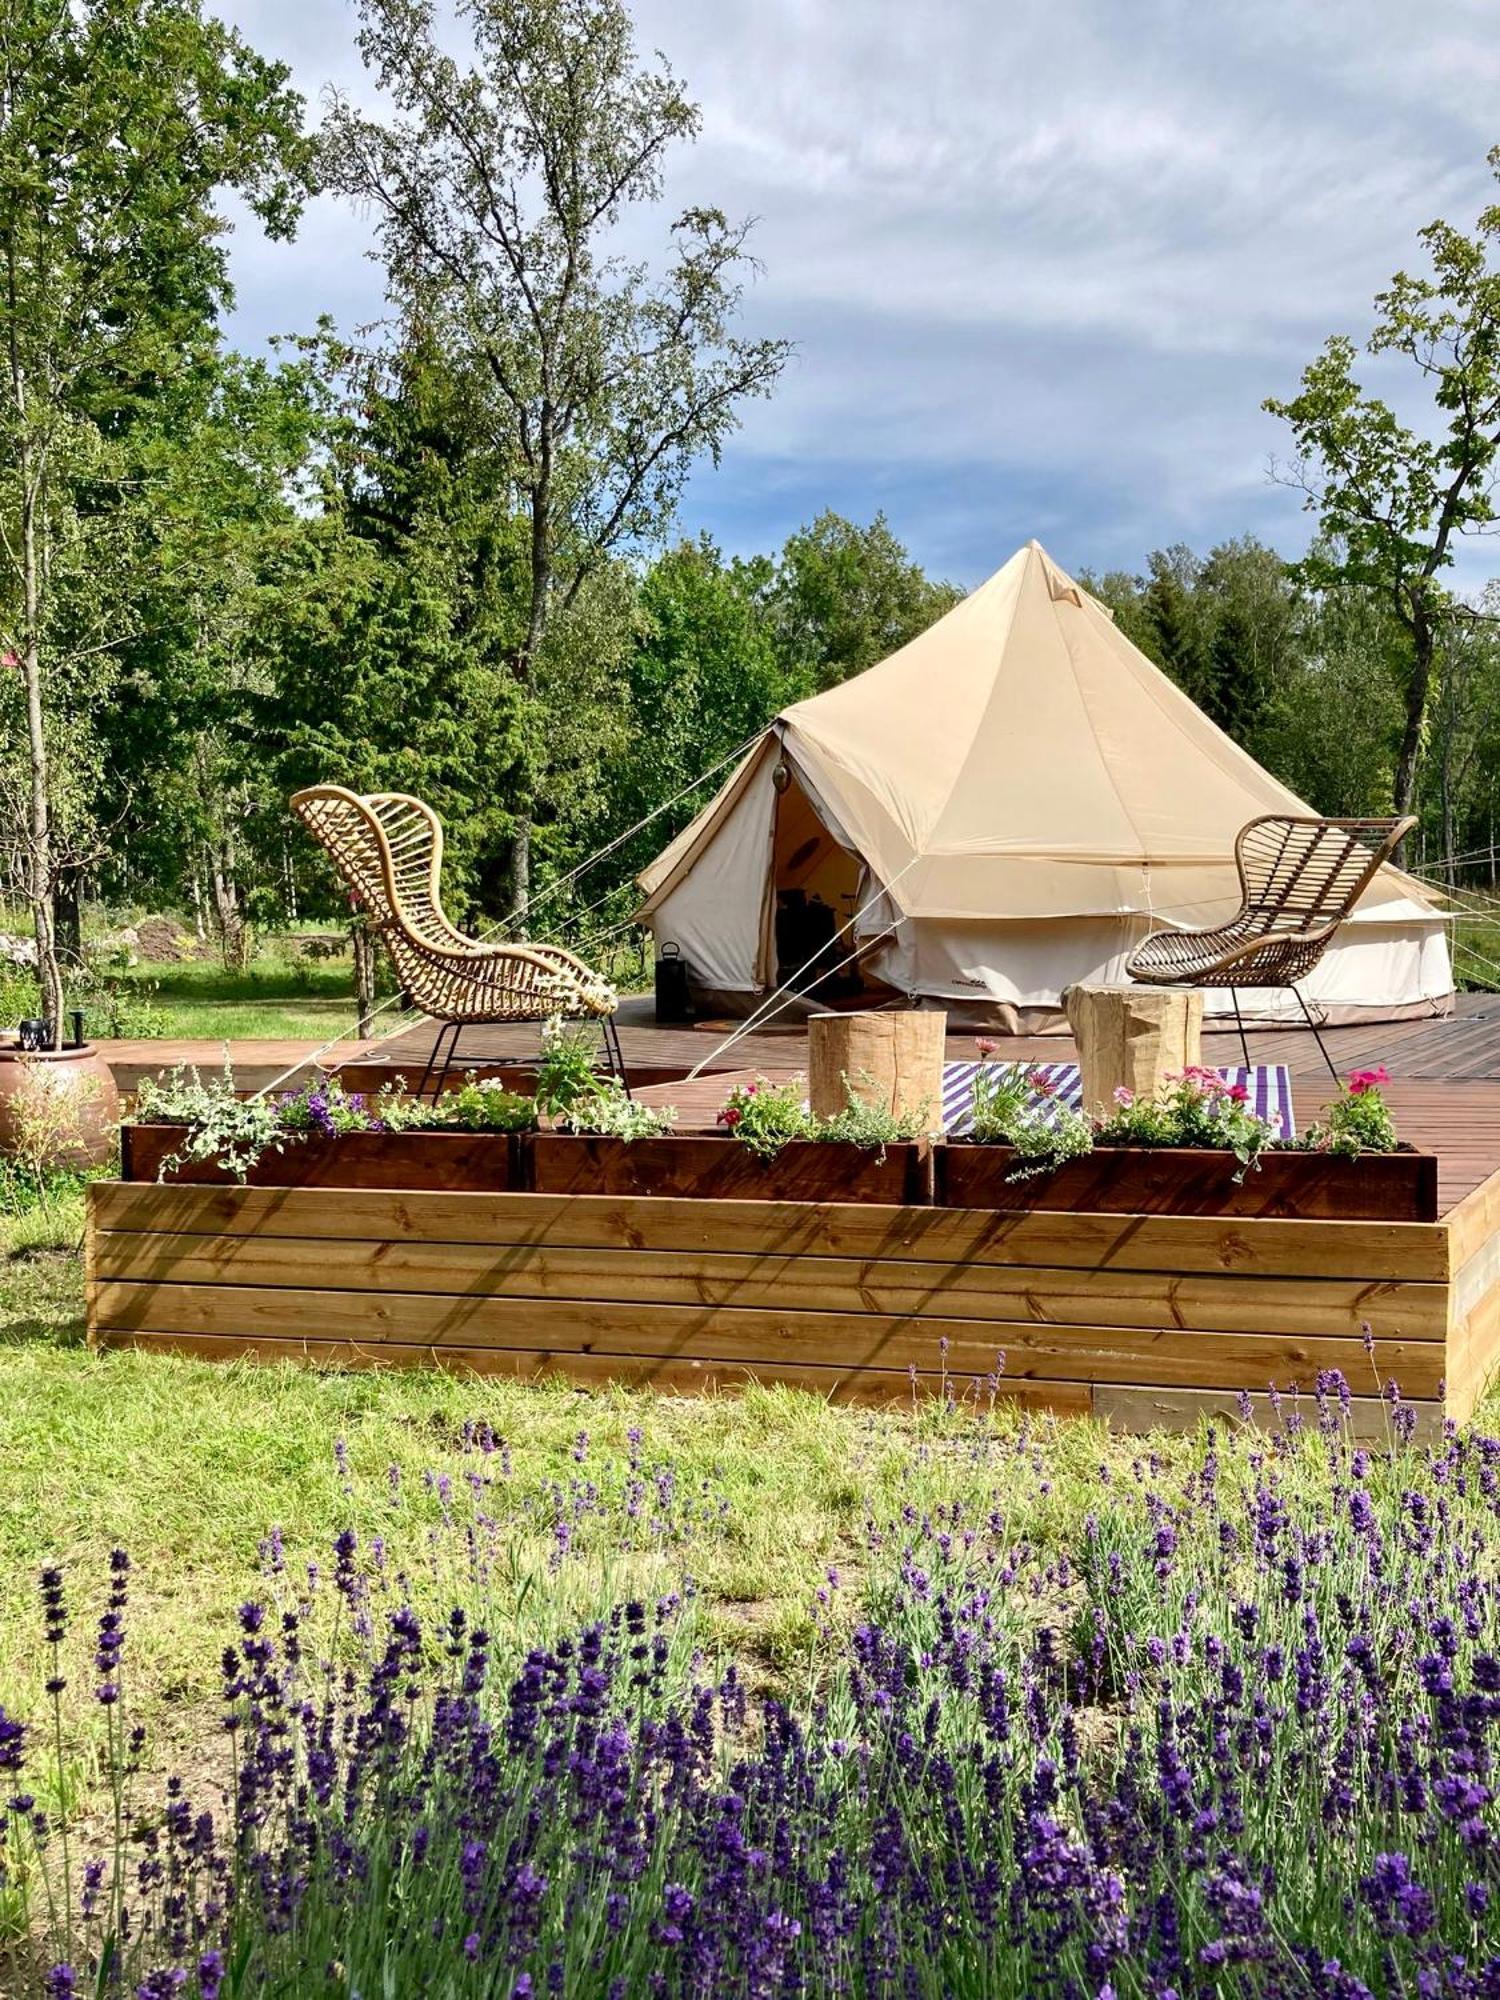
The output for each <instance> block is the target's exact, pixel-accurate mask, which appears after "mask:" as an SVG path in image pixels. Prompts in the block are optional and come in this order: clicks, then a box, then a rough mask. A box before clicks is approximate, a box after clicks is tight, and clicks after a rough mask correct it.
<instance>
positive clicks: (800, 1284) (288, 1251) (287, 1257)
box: [95, 1230, 1449, 1341]
mask: <svg viewBox="0 0 1500 2000" xmlns="http://www.w3.org/2000/svg"><path fill="white" fill-rule="evenodd" d="M95 1241H96V1249H95V1275H96V1276H98V1277H100V1278H122V1279H137V1280H139V1279H157V1280H165V1279H170V1280H172V1281H173V1282H174V1283H178V1284H238V1285H260V1286H276V1285H285V1286H291V1287H305V1286H306V1285H307V1284H308V1283H309V1282H310V1281H311V1280H313V1279H315V1280H316V1282H317V1284H318V1285H319V1287H320V1288H321V1289H323V1290H340V1291H342V1290H352V1291H384V1290H392V1289H395V1290H402V1291H421V1292H451V1293H480V1292H483V1293H486V1294H489V1295H491V1296H494V1297H506V1298H571V1299H611V1300H621V1301H636V1302H639V1303H642V1304H653V1303H654V1304H660V1305H704V1306H765V1307H786V1308H788V1309H797V1310H801V1311H809V1312H865V1311H867V1312H876V1313H887V1314H897V1315H918V1316H921V1315H933V1314H936V1315H944V1316H951V1317H955V1318H963V1319H985V1320H994V1321H996V1322H1002V1323H1009V1322H1012V1321H1035V1322H1039V1323H1042V1324H1047V1323H1052V1324H1059V1325H1098V1326H1156V1327H1170V1326H1178V1327H1184V1328H1187V1327H1192V1328H1197V1329H1200V1330H1202V1331H1207V1332H1225V1333H1235V1332H1240V1333H1295V1334H1308V1335H1314V1334H1317V1335H1345V1336H1348V1337H1353V1338H1357V1337H1359V1335H1360V1333H1361V1329H1362V1327H1363V1325H1364V1324H1366V1323H1368V1324H1369V1326H1370V1328H1371V1330H1372V1331H1373V1333H1374V1334H1375V1336H1376V1338H1377V1339H1378V1340H1381V1341H1384V1340H1388V1339H1394V1338H1397V1337H1400V1338H1403V1339H1406V1340H1409V1341H1410V1340H1433V1341H1441V1340H1443V1339H1444V1338H1445V1337H1446V1335H1447V1331H1448V1318H1449V1314H1448V1301H1447V1288H1446V1287H1445V1286H1443V1285H1439V1284H1433V1283H1422V1282H1416V1281H1410V1280H1404V1281H1403V1280H1387V1281H1383V1282H1372V1283H1369V1284H1365V1283H1361V1282H1360V1281H1359V1280H1357V1279H1341V1278H1261V1279H1257V1280H1256V1282H1255V1284H1254V1285H1253V1286H1246V1285H1244V1284H1242V1283H1241V1282H1240V1281H1239V1280H1238V1278H1237V1277H1234V1276H1229V1277H1224V1276H1218V1275H1212V1274H1210V1275H1198V1276H1189V1277H1177V1276H1174V1275H1172V1274H1170V1273H1159V1272H1151V1271H1142V1272H1136V1271H1118V1270H1105V1271H1087V1270H1082V1271H1080V1270H1068V1269H1058V1268H1052V1267H1048V1266H1045V1265H1040V1266H1027V1267H1022V1268H1018V1269H1013V1268H1008V1267H1006V1266H1004V1265H997V1264H983V1265H976V1264H937V1263H930V1262H929V1263H922V1262H917V1261H913V1260H911V1259H905V1258H865V1259H856V1258H841V1257H803V1256H797V1255H791V1256H784V1255H774V1254H766V1255H763V1256H755V1255H751V1254H747V1253H743V1252H739V1253H736V1252H722V1251H681V1252H672V1251H660V1250H613V1249H604V1250H590V1249H583V1250H577V1249H571V1248H566V1247H564V1248H554V1247H552V1246H551V1245H548V1244H522V1245H515V1246H499V1247H496V1246H494V1245H491V1244H470V1243H418V1242H412V1241H398V1240H391V1239H385V1240H382V1241H374V1242H368V1243H366V1242H357V1241H353V1240H349V1239H327V1240H324V1241H321V1242H319V1243H318V1245H317V1248H316V1252H315V1253H312V1252H311V1251H310V1246H309V1243H308V1241H307V1240H306V1239H305V1238H301V1237H283V1236H223V1237H210V1236H194V1235H187V1234H174V1235H167V1234H155V1233H153V1234H150V1235H137V1234H134V1233H131V1232H128V1231H116V1230H96V1231H95Z"/></svg>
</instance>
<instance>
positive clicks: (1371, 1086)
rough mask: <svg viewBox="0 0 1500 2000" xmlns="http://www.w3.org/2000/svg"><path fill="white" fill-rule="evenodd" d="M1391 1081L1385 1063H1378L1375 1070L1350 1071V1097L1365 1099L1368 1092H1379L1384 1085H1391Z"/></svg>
mask: <svg viewBox="0 0 1500 2000" xmlns="http://www.w3.org/2000/svg"><path fill="white" fill-rule="evenodd" d="M1390 1080H1391V1077H1390V1071H1389V1070H1388V1069H1387V1068H1386V1066H1385V1064H1384V1063H1378V1064H1377V1065H1376V1066H1375V1068H1374V1069H1353V1070H1350V1072H1349V1095H1350V1096H1351V1097H1363V1096H1364V1095H1365V1093H1366V1091H1370V1090H1379V1088H1380V1086H1381V1085H1382V1084H1383V1083H1389V1082H1390Z"/></svg>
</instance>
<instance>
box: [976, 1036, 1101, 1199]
mask: <svg viewBox="0 0 1500 2000" xmlns="http://www.w3.org/2000/svg"><path fill="white" fill-rule="evenodd" d="M970 1132H971V1135H972V1137H973V1138H974V1140H975V1141H976V1143H977V1144H979V1145H981V1146H1009V1147H1010V1148H1011V1149H1012V1151H1013V1152H1014V1153H1015V1155H1016V1164H1015V1166H1014V1167H1013V1168H1012V1169H1011V1171H1010V1173H1009V1174H1007V1176H1006V1179H1007V1180H1013V1181H1024V1180H1030V1179H1032V1178H1033V1176H1035V1175H1037V1174H1050V1173H1054V1172H1055V1171H1056V1170H1057V1168H1059V1167H1060V1166H1063V1165H1064V1164H1065V1163H1066V1162H1067V1161H1068V1160H1077V1159H1081V1158H1082V1157H1083V1155H1084V1154H1085V1153H1088V1152H1090V1151H1091V1150H1092V1149H1093V1144H1094V1128H1093V1126H1092V1124H1091V1123H1090V1121H1089V1120H1088V1119H1087V1118H1085V1117H1084V1116H1083V1114H1082V1113H1081V1112H1079V1111H1074V1110H1073V1109H1072V1107H1071V1106H1070V1105H1067V1104H1064V1103H1063V1102H1062V1101H1061V1099H1060V1098H1059V1097H1058V1095H1057V1089H1056V1086H1055V1085H1054V1084H1053V1083H1052V1082H1051V1080H1050V1079H1049V1078H1048V1077H1047V1075H1046V1073H1045V1072H1044V1071H1042V1070H1039V1069H1031V1068H1028V1067H1026V1066H1024V1065H1023V1064H1020V1063H996V1064H993V1065H991V1066H989V1067H986V1068H984V1069H981V1070H980V1072H979V1074H978V1075H977V1077H976V1078H975V1080H974V1119H973V1124H972V1126H971V1127H970Z"/></svg>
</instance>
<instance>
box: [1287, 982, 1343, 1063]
mask: <svg viewBox="0 0 1500 2000" xmlns="http://www.w3.org/2000/svg"><path fill="white" fill-rule="evenodd" d="M1292 992H1293V993H1295V994H1296V996H1297V1005H1298V1006H1299V1007H1300V1008H1301V1009H1302V1018H1303V1020H1304V1021H1306V1023H1307V1025H1308V1027H1310V1028H1311V1029H1312V1032H1313V1040H1314V1041H1315V1042H1316V1043H1317V1045H1318V1053H1319V1055H1321V1056H1322V1058H1323V1060H1324V1062H1326V1063H1327V1065H1328V1074H1329V1075H1330V1076H1331V1077H1332V1078H1333V1080H1334V1082H1335V1083H1337V1082H1338V1080H1339V1073H1338V1071H1337V1069H1336V1068H1335V1067H1334V1061H1333V1057H1332V1056H1331V1055H1330V1054H1329V1053H1328V1045H1327V1043H1326V1042H1325V1041H1324V1040H1323V1037H1322V1036H1321V1035H1320V1034H1319V1033H1318V1024H1317V1022H1316V1021H1315V1020H1314V1019H1313V1017H1312V1015H1311V1014H1310V1013H1309V1012H1308V1008H1307V1002H1306V1001H1305V1000H1304V999H1303V997H1302V992H1301V989H1300V988H1299V987H1296V986H1294V987H1293V988H1292Z"/></svg>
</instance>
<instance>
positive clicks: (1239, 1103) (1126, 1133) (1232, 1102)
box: [1095, 1066, 1281, 1181]
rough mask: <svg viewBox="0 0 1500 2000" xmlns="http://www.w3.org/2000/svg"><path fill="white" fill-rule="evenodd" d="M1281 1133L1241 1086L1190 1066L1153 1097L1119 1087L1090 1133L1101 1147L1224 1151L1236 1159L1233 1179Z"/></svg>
mask: <svg viewBox="0 0 1500 2000" xmlns="http://www.w3.org/2000/svg"><path fill="white" fill-rule="evenodd" d="M1280 1133H1281V1119H1280V1116H1279V1114H1275V1115H1273V1116H1272V1117H1270V1118H1262V1117H1260V1116H1259V1115H1258V1113H1256V1112H1255V1111H1254V1110H1252V1109H1251V1105H1250V1093H1249V1091H1248V1090H1247V1089H1246V1088H1245V1086H1244V1084H1242V1083H1228V1082H1226V1081H1225V1079H1224V1078H1223V1077H1222V1076H1220V1074H1219V1072H1218V1071H1217V1070H1216V1069H1203V1068H1201V1067H1198V1066H1192V1067H1189V1068H1188V1069H1185V1070H1183V1071H1182V1073H1181V1075H1180V1076H1173V1077H1170V1078H1168V1079H1167V1081H1166V1083H1165V1084H1164V1086H1163V1087H1162V1088H1161V1089H1160V1090H1159V1091H1158V1092H1157V1093H1156V1095H1155V1096H1154V1097H1149V1098H1148V1097H1137V1096H1135V1094H1134V1093H1133V1092H1132V1091H1130V1090H1127V1089H1125V1088H1124V1087H1123V1086H1122V1087H1121V1088H1120V1089H1119V1090H1117V1091H1116V1092H1115V1108H1114V1110H1113V1111H1112V1112H1111V1113H1110V1115H1109V1116H1108V1117H1107V1118H1105V1119H1103V1120H1102V1121H1101V1122H1100V1123H1099V1125H1098V1127H1097V1128H1096V1133H1095V1137H1096V1140H1097V1143H1098V1144H1099V1145H1102V1146H1196V1147H1201V1148H1204V1149H1206V1150H1208V1151H1210V1152H1220V1151H1225V1150H1227V1151H1228V1152H1231V1153H1233V1155H1234V1157H1235V1159H1236V1160H1237V1161H1238V1163H1239V1166H1238V1171H1237V1172H1236V1173H1235V1175H1234V1179H1235V1180H1236V1181H1242V1180H1243V1179H1244V1178H1245V1175H1246V1174H1247V1173H1248V1172H1249V1170H1250V1168H1251V1167H1255V1166H1258V1165H1259V1162H1260V1156H1261V1154H1262V1153H1263V1152H1264V1151H1265V1150H1266V1148H1267V1147H1268V1146H1271V1145H1274V1144H1275V1142H1276V1140H1277V1138H1278V1137H1279V1136H1280Z"/></svg>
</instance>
